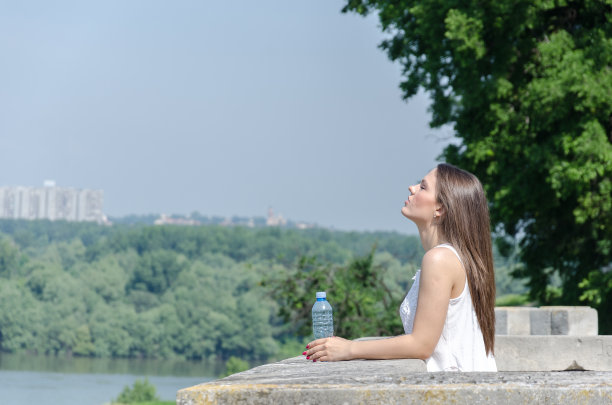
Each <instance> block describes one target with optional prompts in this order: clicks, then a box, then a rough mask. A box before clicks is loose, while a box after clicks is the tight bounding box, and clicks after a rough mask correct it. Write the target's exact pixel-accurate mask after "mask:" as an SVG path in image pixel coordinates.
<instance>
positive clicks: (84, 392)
mask: <svg viewBox="0 0 612 405" xmlns="http://www.w3.org/2000/svg"><path fill="white" fill-rule="evenodd" d="M217 373H218V370H216V368H215V367H211V364H206V363H197V362H186V361H172V360H126V359H117V360H114V359H82V358H56V357H44V356H27V355H8V354H0V405H30V404H35V405H39V404H40V405H42V404H49V405H56V404H57V405H103V404H108V403H110V402H111V401H112V400H113V399H115V398H117V397H118V396H119V394H120V393H121V391H122V390H123V388H124V387H125V386H130V387H131V386H132V385H133V384H134V381H136V380H143V379H144V378H145V377H146V378H147V379H148V380H149V382H150V383H151V384H152V385H154V386H155V388H156V391H157V396H158V397H159V398H160V399H161V400H165V401H171V400H174V399H176V392H177V391H178V390H179V389H181V388H186V387H191V386H194V385H197V384H201V383H203V382H207V381H211V380H213V379H214V378H215V377H212V376H213V375H216V374H217Z"/></svg>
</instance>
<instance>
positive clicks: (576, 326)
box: [495, 306, 598, 336]
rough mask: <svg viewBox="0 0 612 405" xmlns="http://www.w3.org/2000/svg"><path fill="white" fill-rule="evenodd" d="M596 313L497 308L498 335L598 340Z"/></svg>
mask: <svg viewBox="0 0 612 405" xmlns="http://www.w3.org/2000/svg"><path fill="white" fill-rule="evenodd" d="M597 328H598V325H597V311H596V310H595V309H593V308H590V307H570V306H556V307H539V308H535V307H496V308H495V332H496V334H497V335H567V336H597V330H598V329H597Z"/></svg>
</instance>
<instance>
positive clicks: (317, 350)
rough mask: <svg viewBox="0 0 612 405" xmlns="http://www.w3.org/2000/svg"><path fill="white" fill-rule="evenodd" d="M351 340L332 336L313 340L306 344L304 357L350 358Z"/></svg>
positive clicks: (327, 359)
mask: <svg viewBox="0 0 612 405" xmlns="http://www.w3.org/2000/svg"><path fill="white" fill-rule="evenodd" d="M352 344H353V342H352V341H350V340H346V339H343V338H341V337H337V336H333V337H329V338H322V339H317V340H313V341H312V342H310V343H308V345H306V349H307V350H306V351H305V352H304V353H302V354H304V355H306V359H308V360H312V361H340V360H351V359H352V356H351V345H352Z"/></svg>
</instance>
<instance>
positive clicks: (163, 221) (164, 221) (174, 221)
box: [155, 214, 201, 226]
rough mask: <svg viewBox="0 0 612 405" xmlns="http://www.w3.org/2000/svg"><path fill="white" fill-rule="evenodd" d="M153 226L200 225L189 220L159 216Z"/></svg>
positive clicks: (164, 215)
mask: <svg viewBox="0 0 612 405" xmlns="http://www.w3.org/2000/svg"><path fill="white" fill-rule="evenodd" d="M155 225H189V226H195V225H201V223H200V221H196V220H195V219H191V218H180V217H179V218H174V217H169V216H168V215H166V214H161V215H160V217H159V218H158V219H156V220H155Z"/></svg>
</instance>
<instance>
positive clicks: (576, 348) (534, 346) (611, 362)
mask: <svg viewBox="0 0 612 405" xmlns="http://www.w3.org/2000/svg"><path fill="white" fill-rule="evenodd" d="M495 361H496V363H497V369H498V370H499V371H560V370H594V371H612V336H608V335H606V336H601V335H600V336H495Z"/></svg>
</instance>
